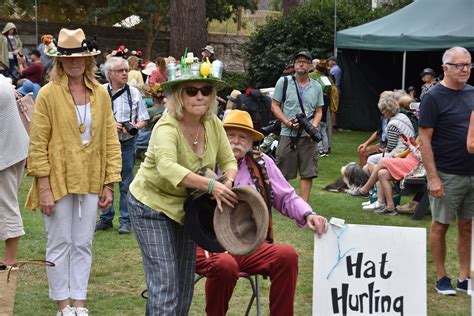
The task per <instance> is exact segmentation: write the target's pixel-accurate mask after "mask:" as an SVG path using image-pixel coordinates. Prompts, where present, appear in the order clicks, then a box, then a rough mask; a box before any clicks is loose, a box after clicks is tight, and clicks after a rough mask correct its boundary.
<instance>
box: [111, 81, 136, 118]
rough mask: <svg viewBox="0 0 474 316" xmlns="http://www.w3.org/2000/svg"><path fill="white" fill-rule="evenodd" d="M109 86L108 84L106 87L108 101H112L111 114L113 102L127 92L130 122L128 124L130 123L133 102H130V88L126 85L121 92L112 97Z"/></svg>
mask: <svg viewBox="0 0 474 316" xmlns="http://www.w3.org/2000/svg"><path fill="white" fill-rule="evenodd" d="M110 86H111V85H110V84H109V85H108V86H107V91H108V92H109V96H110V99H111V100H112V112H114V101H115V100H117V98H118V97H120V96H121V95H122V94H124V93H125V92H127V98H128V105H129V106H130V121H129V122H131V121H132V107H133V102H132V95H131V93H130V87H129V86H128V84H126V85H125V87H124V88H123V89H122V90H120V91H119V92H117V93H116V94H114V95H112V89H111V88H110Z"/></svg>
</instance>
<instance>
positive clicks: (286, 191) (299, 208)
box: [235, 155, 312, 227]
mask: <svg viewBox="0 0 474 316" xmlns="http://www.w3.org/2000/svg"><path fill="white" fill-rule="evenodd" d="M263 158H264V160H265V166H266V168H267V173H268V177H269V178H270V182H271V185H272V193H273V207H274V208H275V209H276V210H278V211H279V212H280V213H282V214H283V215H285V216H287V217H289V218H291V219H294V220H295V222H296V224H297V225H298V226H300V227H302V226H304V225H305V224H306V221H305V219H304V214H305V213H306V212H308V211H312V209H311V206H309V204H308V203H306V202H305V201H304V200H303V199H302V198H301V197H300V196H298V195H297V194H296V192H295V189H294V188H293V187H292V186H291V184H290V183H288V181H286V179H285V177H284V176H283V174H282V173H281V171H280V169H278V167H277V165H276V164H275V162H273V160H272V159H271V158H270V157H268V156H267V155H263ZM244 185H250V186H251V187H253V188H255V185H254V184H253V181H252V179H251V177H250V172H249V171H248V167H247V163H246V162H245V160H243V161H242V162H241V163H240V164H239V167H238V171H237V177H236V178H235V186H236V187H239V186H244Z"/></svg>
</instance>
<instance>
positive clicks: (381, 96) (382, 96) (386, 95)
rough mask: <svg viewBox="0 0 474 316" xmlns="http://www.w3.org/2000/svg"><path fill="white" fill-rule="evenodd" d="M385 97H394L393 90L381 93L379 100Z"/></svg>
mask: <svg viewBox="0 0 474 316" xmlns="http://www.w3.org/2000/svg"><path fill="white" fill-rule="evenodd" d="M384 98H393V91H388V90H387V91H384V92H382V93H381V94H380V98H379V100H382V99H384Z"/></svg>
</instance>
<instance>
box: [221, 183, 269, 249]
mask: <svg viewBox="0 0 474 316" xmlns="http://www.w3.org/2000/svg"><path fill="white" fill-rule="evenodd" d="M232 191H233V192H234V193H235V194H237V196H238V203H237V204H236V205H235V206H234V207H230V206H228V205H227V204H223V205H222V208H223V211H222V212H220V211H219V210H216V211H215V212H214V231H215V233H216V236H217V240H218V241H219V244H220V245H222V247H224V249H225V250H227V251H228V252H229V253H230V254H232V255H234V256H247V255H250V254H252V253H254V252H255V251H256V250H257V249H258V248H259V247H260V246H261V245H262V243H263V242H264V240H265V238H266V236H267V233H268V223H269V218H268V216H269V214H268V209H267V205H266V204H265V202H264V200H263V198H262V196H261V195H260V193H258V192H257V190H255V189H254V188H252V187H250V186H243V187H238V188H233V189H232Z"/></svg>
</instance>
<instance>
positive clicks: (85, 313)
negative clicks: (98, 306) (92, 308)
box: [76, 307, 89, 316]
mask: <svg viewBox="0 0 474 316" xmlns="http://www.w3.org/2000/svg"><path fill="white" fill-rule="evenodd" d="M76 315H77V316H89V310H88V309H87V308H85V307H76Z"/></svg>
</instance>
